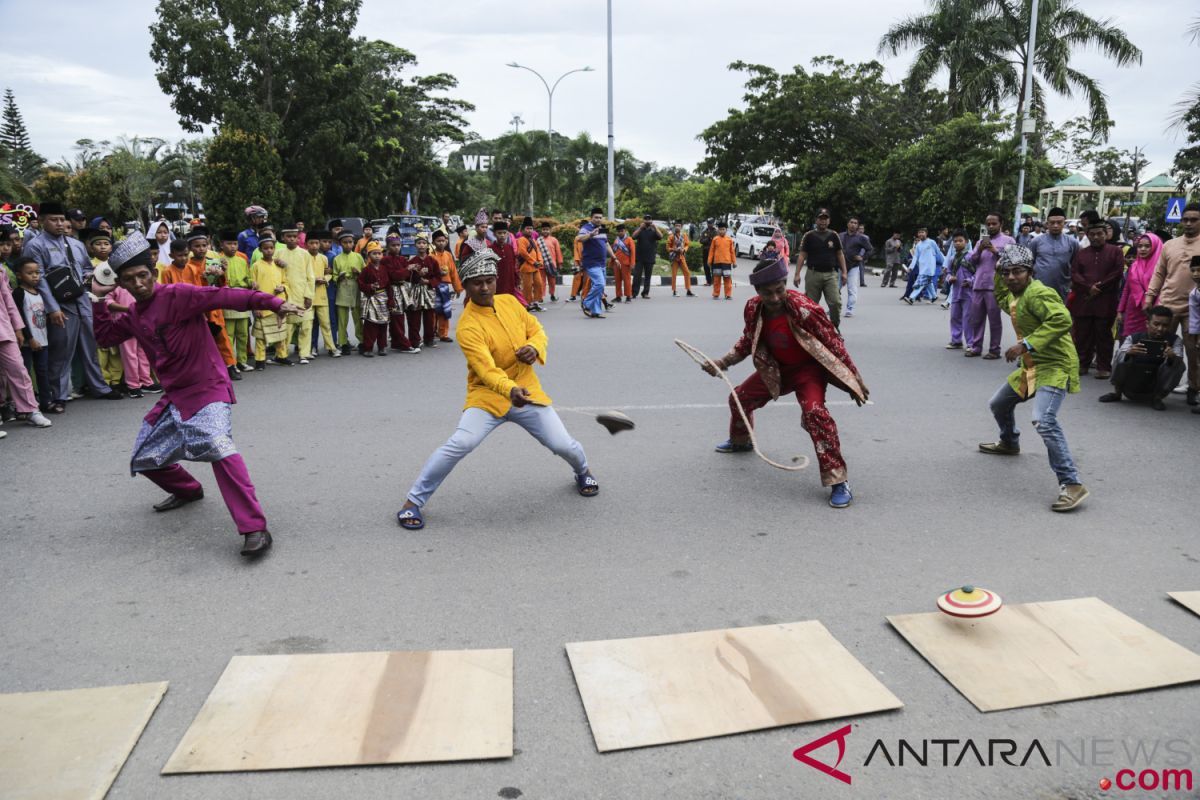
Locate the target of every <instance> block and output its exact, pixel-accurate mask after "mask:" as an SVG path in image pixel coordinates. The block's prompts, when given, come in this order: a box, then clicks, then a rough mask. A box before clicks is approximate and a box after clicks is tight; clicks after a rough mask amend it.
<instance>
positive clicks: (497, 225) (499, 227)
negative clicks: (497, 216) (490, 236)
mask: <svg viewBox="0 0 1200 800" xmlns="http://www.w3.org/2000/svg"><path fill="white" fill-rule="evenodd" d="M492 230H493V231H506V230H508V223H507V222H505V221H504V220H499V221H497V222H493V223H492Z"/></svg>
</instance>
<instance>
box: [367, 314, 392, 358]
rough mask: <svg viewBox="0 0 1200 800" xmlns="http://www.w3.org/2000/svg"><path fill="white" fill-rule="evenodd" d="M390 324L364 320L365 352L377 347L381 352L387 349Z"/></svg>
mask: <svg viewBox="0 0 1200 800" xmlns="http://www.w3.org/2000/svg"><path fill="white" fill-rule="evenodd" d="M387 339H388V326H387V325H384V324H383V323H382V322H367V321H366V320H365V319H364V320H363V342H362V346H363V352H364V353H369V352H371V351H372V350H374V349H375V348H379V352H381V353H382V352H384V351H386V350H387Z"/></svg>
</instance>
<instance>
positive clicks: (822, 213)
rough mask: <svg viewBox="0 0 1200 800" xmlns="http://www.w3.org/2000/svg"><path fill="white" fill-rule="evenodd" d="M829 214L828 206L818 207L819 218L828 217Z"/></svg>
mask: <svg viewBox="0 0 1200 800" xmlns="http://www.w3.org/2000/svg"><path fill="white" fill-rule="evenodd" d="M828 216H829V209H828V208H818V209H817V218H818V219H820V218H821V217H828Z"/></svg>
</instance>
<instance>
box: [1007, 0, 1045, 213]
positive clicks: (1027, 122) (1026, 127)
mask: <svg viewBox="0 0 1200 800" xmlns="http://www.w3.org/2000/svg"><path fill="white" fill-rule="evenodd" d="M1029 5H1030V6H1031V10H1030V14H1029V48H1028V50H1026V52H1025V109H1024V116H1023V117H1022V119H1021V172H1020V177H1018V178H1017V209H1016V211H1015V212H1014V213H1013V233H1014V234H1016V233H1019V232H1020V230H1021V206H1023V205H1025V156H1026V155H1027V154H1028V153H1029V134H1031V133H1033V118H1032V116H1031V114H1030V109H1032V108H1033V49H1034V47H1035V46H1036V45H1037V20H1038V5H1039V0H1029Z"/></svg>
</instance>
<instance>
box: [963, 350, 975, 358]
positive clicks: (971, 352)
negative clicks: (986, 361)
mask: <svg viewBox="0 0 1200 800" xmlns="http://www.w3.org/2000/svg"><path fill="white" fill-rule="evenodd" d="M963 358H979V353H978V352H976V351H974V350H968V351H967V352H965V353H963Z"/></svg>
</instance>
